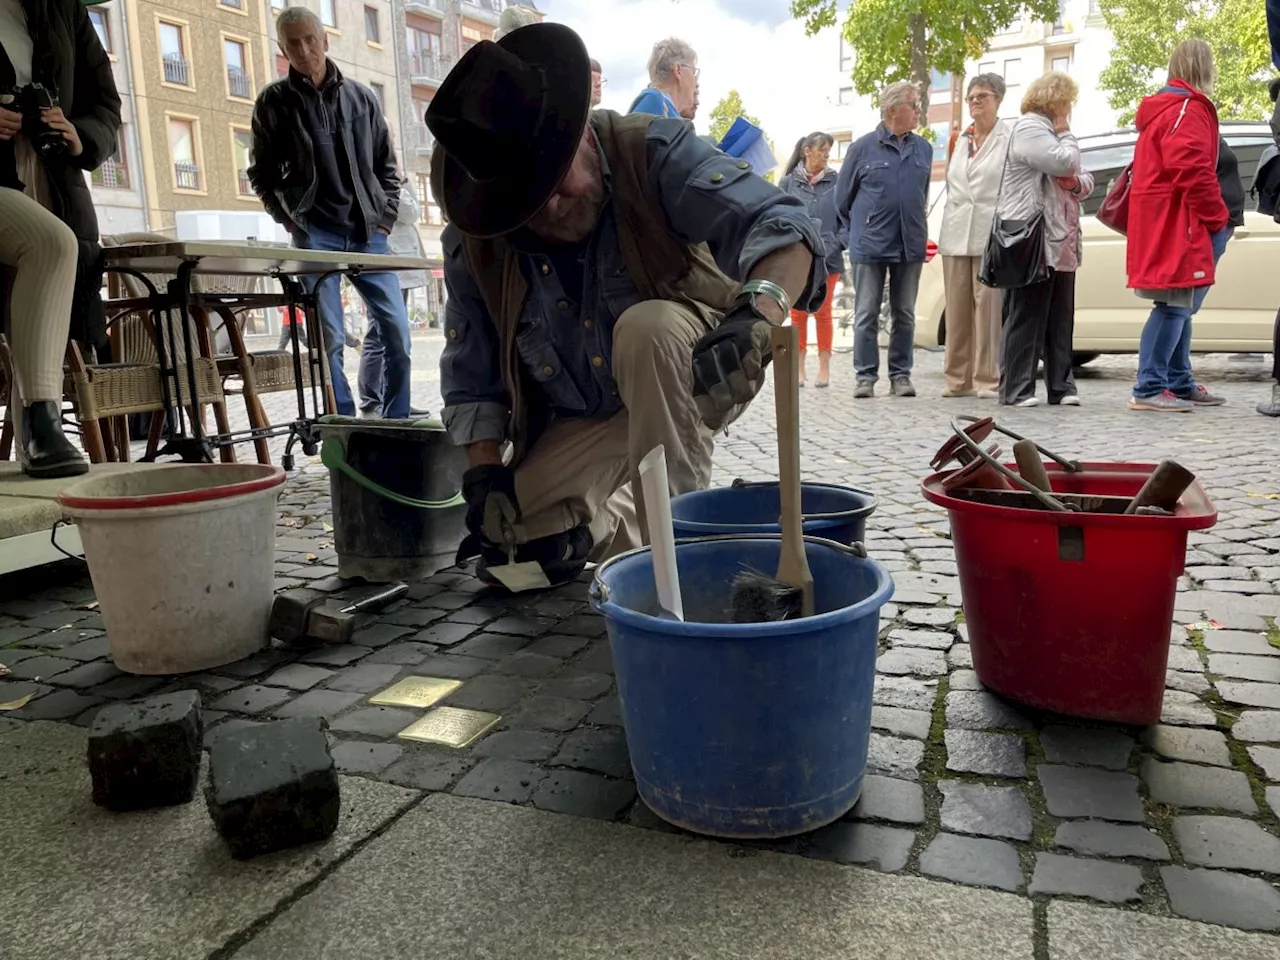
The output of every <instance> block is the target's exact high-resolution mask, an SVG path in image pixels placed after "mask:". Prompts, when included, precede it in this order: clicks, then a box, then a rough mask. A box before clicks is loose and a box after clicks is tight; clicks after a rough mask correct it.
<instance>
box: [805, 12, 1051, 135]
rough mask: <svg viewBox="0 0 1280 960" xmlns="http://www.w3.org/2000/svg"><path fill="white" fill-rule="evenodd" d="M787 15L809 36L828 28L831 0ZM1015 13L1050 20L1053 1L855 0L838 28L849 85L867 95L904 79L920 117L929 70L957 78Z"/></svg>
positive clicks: (833, 20) (833, 15)
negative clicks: (848, 58)
mask: <svg viewBox="0 0 1280 960" xmlns="http://www.w3.org/2000/svg"><path fill="white" fill-rule="evenodd" d="M791 15H792V16H793V17H798V18H800V19H802V20H804V22H805V30H806V32H807V33H808V34H809V35H810V36H812V35H813V34H815V33H817V32H818V31H819V30H821V29H823V28H824V27H834V26H836V24H837V20H838V11H837V9H836V0H791ZM1019 15H1024V16H1028V17H1030V18H1032V19H1034V20H1043V21H1045V22H1046V23H1052V22H1054V21H1055V20H1057V19H1058V0H857V2H856V3H854V4H852V5H851V6H850V7H849V11H848V13H847V14H845V19H844V23H843V24H842V25H841V31H840V32H841V34H842V35H843V36H844V39H845V41H846V42H847V43H848V44H849V49H850V50H852V51H853V54H854V61H853V86H854V89H856V90H857V91H858V92H859V93H861V94H863V95H867V94H873V93H877V92H879V90H880V89H881V88H882V87H884V86H885V85H886V84H889V83H894V82H896V81H899V80H910V81H911V82H912V83H914V84H915V85H916V86H917V87H918V88H919V89H920V107H921V112H920V116H921V118H922V122H923V118H924V117H925V116H927V115H928V112H929V86H930V74H931V72H932V71H933V70H939V71H941V72H943V73H950V74H955V75H956V76H960V77H963V76H964V64H965V61H966V60H976V59H978V58H979V57H981V56H982V55H983V54H984V53H985V52H986V50H987V44H988V42H989V41H990V40H991V38H992V37H993V36H995V35H996V33H997V32H999V31H1000V30H1003V29H1004V28H1005V27H1007V26H1009V24H1011V23H1013V21H1014V20H1015V19H1017V17H1018V16H1019Z"/></svg>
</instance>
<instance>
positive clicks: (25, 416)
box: [14, 400, 89, 479]
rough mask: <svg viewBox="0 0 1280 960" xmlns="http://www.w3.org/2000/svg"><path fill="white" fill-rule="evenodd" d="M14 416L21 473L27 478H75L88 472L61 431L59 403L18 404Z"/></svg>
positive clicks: (84, 462)
mask: <svg viewBox="0 0 1280 960" xmlns="http://www.w3.org/2000/svg"><path fill="white" fill-rule="evenodd" d="M18 409H19V411H20V412H19V414H18V416H16V417H15V418H14V423H15V429H16V431H17V436H16V438H15V440H16V444H15V445H16V447H17V449H18V461H19V462H20V463H21V464H22V472H23V473H25V474H26V475H27V476H29V477H39V478H41V479H52V478H55V477H78V476H80V475H81V474H83V473H88V472H89V464H88V463H87V462H86V461H85V459H84V456H83V455H82V454H81V453H80V451H79V450H77V449H76V448H75V447H74V446H72V444H71V441H70V440H68V439H67V437H66V434H64V433H63V432H62V416H61V404H59V403H57V402H56V401H54V400H40V401H37V402H36V403H33V404H31V405H30V406H26V407H23V406H21V405H18Z"/></svg>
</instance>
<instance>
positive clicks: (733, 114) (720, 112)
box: [711, 90, 777, 183]
mask: <svg viewBox="0 0 1280 960" xmlns="http://www.w3.org/2000/svg"><path fill="white" fill-rule="evenodd" d="M739 117H742V119H743V120H746V121H747V123H751V124H754V125H755V126H757V127H759V126H760V121H759V120H757V119H756V118H755V117H753V116H752V115H751V114H749V113H747V111H746V108H745V107H743V105H742V95H741V94H739V93H738V91H737V90H730V91H729V92H728V93H726V94H725V95H724V96H723V97H721V98H720V102H719V103H717V104H716V105H715V106H714V107H712V108H711V139H712V140H714V141H715V142H716V143H719V142H720V141H721V140H723V139H724V137H725V134H726V133H728V132H729V128H730V127H731V126H733V121H735V120H737V119H738V118H739ZM762 129H763V128H762ZM765 142H766V143H767V144H769V149H770V150H771V151H773V154H774V156H777V151H776V150H773V141H772V140H770V139H769V137H768V136H767V135H766V136H765ZM764 178H765V179H766V180H768V181H769V182H770V183H773V178H774V171H772V170H770V171H769V172H768V173H766V174H765V175H764Z"/></svg>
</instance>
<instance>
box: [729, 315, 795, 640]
mask: <svg viewBox="0 0 1280 960" xmlns="http://www.w3.org/2000/svg"><path fill="white" fill-rule="evenodd" d="M770 342H771V346H772V350H773V394H774V397H773V400H774V405H775V409H776V411H777V419H778V491H779V495H780V498H781V501H782V517H781V526H782V543H781V544H780V550H779V556H778V572H777V575H776V576H774V577H769V576H768V575H766V574H763V573H761V572H760V571H758V570H743V571H742V572H741V573H739V574H738V575H737V576H736V577H735V578H734V581H733V598H732V601H731V607H730V610H731V612H732V620H733V622H734V623H765V622H768V621H771V620H794V619H796V618H797V617H811V616H813V574H812V573H811V572H810V570H809V558H808V557H807V556H806V554H805V547H804V517H803V515H802V513H801V509H800V361H799V356H798V353H799V349H798V348H799V337H798V334H797V331H796V328H795V327H792V326H787V327H774V328H773V330H772V331H770Z"/></svg>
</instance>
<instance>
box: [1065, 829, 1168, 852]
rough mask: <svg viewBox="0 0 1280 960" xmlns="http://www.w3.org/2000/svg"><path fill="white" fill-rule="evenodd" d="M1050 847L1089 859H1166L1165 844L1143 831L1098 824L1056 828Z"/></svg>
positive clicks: (1157, 837)
mask: <svg viewBox="0 0 1280 960" xmlns="http://www.w3.org/2000/svg"><path fill="white" fill-rule="evenodd" d="M1053 845H1054V846H1055V847H1066V848H1067V849H1068V850H1074V851H1076V852H1077V853H1083V854H1085V855H1086V856H1091V857H1134V858H1137V859H1141V860H1168V859H1169V846H1168V844H1166V843H1165V842H1164V841H1163V840H1161V839H1160V837H1159V836H1157V835H1156V834H1154V833H1152V832H1151V831H1150V830H1148V829H1147V828H1146V827H1139V826H1133V825H1127V826H1126V825H1121V824H1118V823H1104V822H1103V821H1101V820H1072V821H1069V822H1067V823H1063V824H1060V825H1059V826H1058V831H1057V833H1055V834H1054V836H1053Z"/></svg>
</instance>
